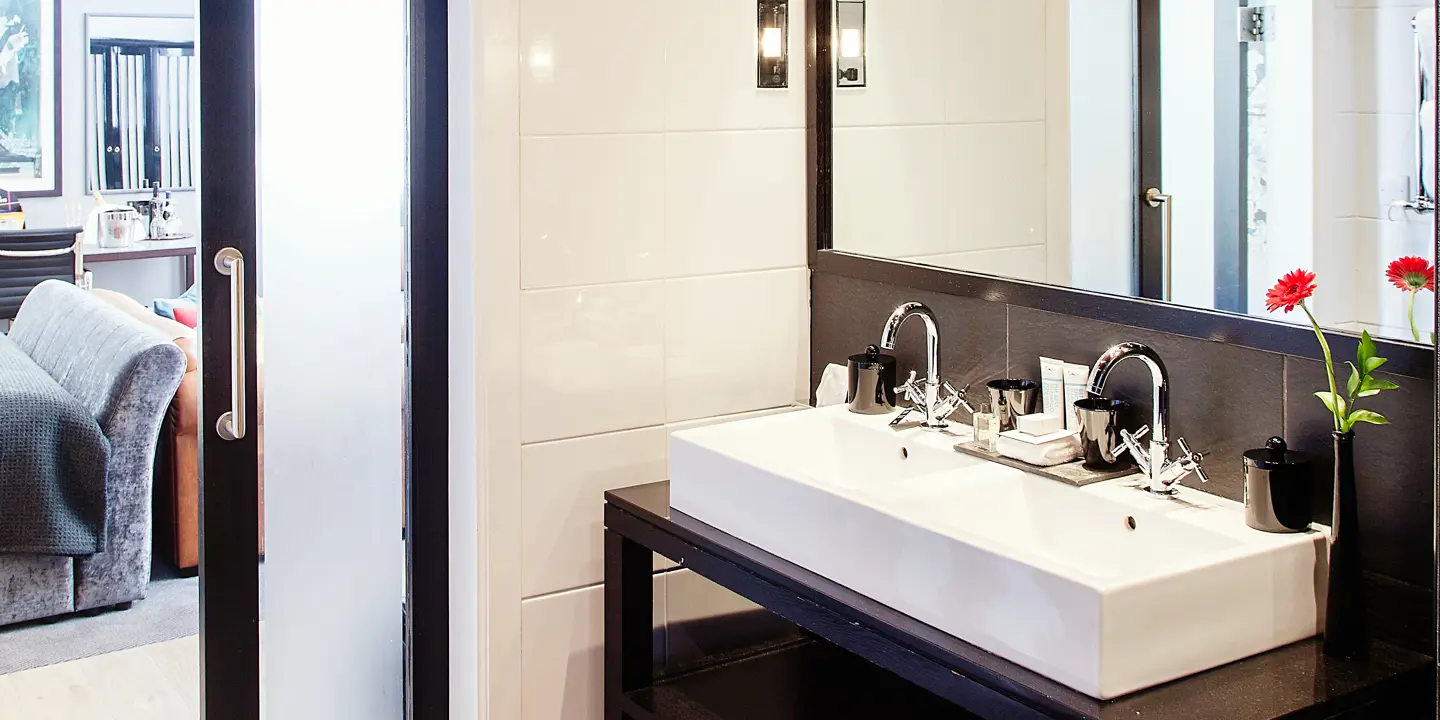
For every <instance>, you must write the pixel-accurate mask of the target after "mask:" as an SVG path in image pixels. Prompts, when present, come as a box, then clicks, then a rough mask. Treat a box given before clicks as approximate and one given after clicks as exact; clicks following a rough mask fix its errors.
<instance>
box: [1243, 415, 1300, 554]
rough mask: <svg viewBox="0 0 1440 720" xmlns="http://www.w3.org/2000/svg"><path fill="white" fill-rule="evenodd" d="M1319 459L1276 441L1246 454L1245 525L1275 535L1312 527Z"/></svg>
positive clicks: (1278, 439) (1281, 441)
mask: <svg viewBox="0 0 1440 720" xmlns="http://www.w3.org/2000/svg"><path fill="white" fill-rule="evenodd" d="M1314 460H1315V456H1313V455H1310V454H1309V453H1303V452H1298V451H1295V450H1291V449H1290V448H1289V447H1287V446H1286V445H1285V440H1284V439H1283V438H1278V437H1273V438H1270V439H1269V440H1268V441H1266V443H1265V447H1263V448H1260V449H1258V450H1246V451H1245V523H1246V524H1247V525H1249V526H1250V527H1252V528H1255V529H1256V530H1264V531H1265V532H1272V533H1293V532H1300V531H1302V530H1305V529H1307V528H1309V527H1310V519H1311V510H1310V498H1311V493H1310V463H1312V462H1313V461H1314Z"/></svg>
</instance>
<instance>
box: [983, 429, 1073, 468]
mask: <svg viewBox="0 0 1440 720" xmlns="http://www.w3.org/2000/svg"><path fill="white" fill-rule="evenodd" d="M1017 435H1018V433H1017V432H1016V431H1013V430H1012V431H1010V432H1006V433H1001V434H1000V439H999V440H998V441H996V443H995V452H998V453H1000V454H1001V455H1003V456H1005V457H1008V458H1011V459H1013V460H1019V461H1020V462H1023V463H1025V464H1027V465H1034V466H1036V467H1050V466H1052V465H1060V464H1063V463H1067V462H1070V461H1071V460H1074V459H1076V458H1078V457H1080V436H1079V435H1077V434H1076V433H1074V432H1061V433H1056V434H1055V435H1054V436H1046V437H1052V439H1048V440H1045V441H1043V442H1034V441H1033V440H1029V439H1022V438H1020V437H1017Z"/></svg>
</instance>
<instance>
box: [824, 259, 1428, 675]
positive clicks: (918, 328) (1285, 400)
mask: <svg viewBox="0 0 1440 720" xmlns="http://www.w3.org/2000/svg"><path fill="white" fill-rule="evenodd" d="M811 287H812V298H811V378H812V383H811V388H812V390H813V388H814V387H815V384H816V383H818V380H819V373H820V372H821V370H823V368H824V367H825V365H826V364H828V363H837V364H842V365H843V364H844V363H845V358H846V357H847V356H849V355H852V354H855V353H857V352H861V351H863V350H864V348H865V346H866V345H869V344H873V343H876V342H877V341H878V340H879V337H880V330H881V327H882V325H883V323H884V321H885V318H886V317H888V316H889V314H890V312H891V311H892V310H893V309H894V308H895V307H896V306H897V305H899V304H900V303H902V302H906V301H909V300H919V301H920V302H923V303H925V304H926V305H929V306H930V308H931V309H933V310H934V311H935V314H936V316H937V317H938V319H939V322H940V328H941V333H942V336H941V339H942V341H943V343H944V344H943V345H942V357H941V362H942V370H943V372H944V376H945V378H946V379H948V380H950V381H951V382H952V383H953V384H954V385H955V386H956V387H962V386H964V385H965V384H970V385H971V386H972V388H973V389H972V393H974V394H973V395H972V398H976V397H985V390H984V385H985V382H986V381H987V380H992V379H996V378H1001V377H1020V378H1030V379H1033V380H1037V381H1038V380H1039V379H1040V357H1041V356H1042V355H1043V356H1046V357H1053V358H1058V359H1062V360H1065V361H1067V362H1073V363H1079V364H1084V365H1090V364H1093V363H1094V361H1095V359H1096V358H1097V357H1099V356H1100V354H1101V353H1103V352H1104V351H1105V350H1106V349H1107V348H1109V347H1110V346H1111V345H1114V344H1115V343H1118V342H1123V341H1127V340H1133V341H1138V342H1142V343H1145V344H1147V345H1150V346H1151V347H1153V348H1155V350H1156V351H1157V352H1158V353H1159V354H1160V357H1161V358H1162V359H1163V360H1164V361H1165V364H1166V366H1167V368H1168V369H1169V371H1170V383H1171V396H1170V397H1171V401H1170V408H1171V418H1170V421H1171V423H1170V424H1171V432H1172V436H1175V437H1184V438H1185V439H1186V440H1187V441H1188V442H1189V443H1190V446H1191V447H1192V448H1194V449H1196V450H1198V451H1201V452H1204V453H1206V458H1205V462H1204V464H1205V470H1206V473H1207V474H1208V475H1209V476H1210V479H1211V481H1210V483H1209V484H1208V485H1206V486H1204V490H1205V491H1206V492H1211V493H1214V494H1216V495H1221V496H1223V497H1227V498H1230V499H1232V500H1237V501H1239V500H1243V498H1244V488H1243V480H1242V478H1243V465H1242V459H1241V455H1240V454H1241V453H1242V452H1243V451H1245V450H1247V449H1249V448H1256V447H1263V446H1264V444H1265V440H1266V439H1268V438H1270V437H1272V436H1276V435H1279V436H1282V437H1284V438H1285V439H1286V440H1287V441H1288V442H1289V443H1290V445H1291V446H1292V447H1294V448H1296V449H1301V450H1306V451H1310V452H1314V453H1316V454H1317V455H1318V456H1319V457H1320V462H1318V463H1317V464H1316V469H1315V488H1316V503H1315V506H1316V511H1315V512H1316V519H1317V520H1321V521H1324V522H1328V520H1329V512H1330V510H1329V504H1330V500H1329V489H1330V479H1329V472H1330V467H1331V462H1330V460H1329V458H1330V456H1331V450H1330V420H1329V415H1328V413H1327V411H1326V409H1325V406H1324V405H1322V404H1321V403H1320V401H1319V400H1318V399H1316V398H1315V397H1314V395H1313V393H1314V392H1316V391H1318V390H1321V389H1324V387H1325V385H1326V382H1325V373H1324V365H1323V364H1321V363H1319V362H1316V361H1312V360H1308V359H1301V358H1296V357H1292V356H1288V355H1281V354H1277V353H1271V352H1265V351H1261V350H1254V349H1251V348H1246V347H1240V346H1236V345H1228V344H1225V343H1220V342H1214V341H1210V340H1198V339H1194V338H1189V337H1183V336H1179V335H1171V334H1168V333H1164V332H1157V331H1153V330H1145V329H1138V328H1132V327H1128V326H1125V325H1118V324H1114V323H1109V322H1102V321H1097V320H1091V319H1088V318H1083V317H1074V316H1070V315H1065V314H1063V308H1058V309H1059V310H1061V312H1047V311H1041V310H1034V309H1030V308H1024V307H1019V306H1012V305H1006V304H1004V303H999V302H988V301H985V300H980V299H976V298H970V297H960V296H954V295H945V294H940V293H933V292H925V291H918V290H913V289H910V288H906V287H900V286H896V285H887V284H884V283H878V282H874V281H869V280H859V279H854V278H849V277H844V276H839V275H831V274H826V273H815V274H814V275H813V279H812V283H811ZM1334 346H1335V347H1334V350H1335V353H1336V358H1337V360H1338V359H1344V358H1350V357H1353V356H1354V351H1355V348H1354V343H1353V342H1351V341H1346V340H1343V339H1342V340H1340V341H1338V342H1336V343H1334ZM924 347H925V345H924V331H923V328H922V325H921V324H920V323H918V322H912V323H907V324H906V326H905V328H904V329H903V330H901V333H900V338H899V343H898V347H897V348H896V351H895V355H896V357H897V360H898V363H899V368H898V369H899V371H900V378H901V380H903V379H904V378H905V377H906V376H907V375H908V374H909V372H910V371H911V370H919V371H920V372H922V373H923V372H924ZM1382 374H1383V373H1382ZM1386 379H1389V380H1391V381H1393V382H1395V383H1398V384H1399V385H1400V387H1401V389H1400V390H1397V391H1392V392H1387V393H1382V394H1381V395H1379V396H1377V397H1375V398H1370V399H1368V400H1369V404H1368V405H1367V406H1366V407H1369V408H1371V409H1374V410H1376V411H1377V412H1380V413H1381V414H1383V415H1385V416H1386V417H1387V418H1389V420H1390V422H1391V424H1390V425H1388V426H1385V427H1378V426H1362V427H1360V428H1358V429H1357V430H1356V441H1355V447H1356V463H1357V473H1358V476H1359V478H1360V502H1361V506H1360V512H1361V529H1362V533H1363V538H1364V541H1365V544H1364V551H1365V560H1366V570H1367V572H1369V573H1371V574H1372V575H1373V577H1372V581H1371V583H1370V585H1369V588H1370V594H1371V596H1372V603H1374V604H1375V605H1376V606H1377V608H1378V609H1379V611H1380V612H1382V613H1383V612H1385V609H1386V608H1388V607H1391V606H1393V607H1394V612H1395V613H1396V614H1398V615H1399V617H1392V618H1390V622H1389V624H1388V627H1394V628H1397V629H1398V628H1402V627H1403V628H1406V629H1407V632H1405V633H1403V634H1404V635H1405V636H1406V637H1390V638H1387V639H1390V640H1392V641H1395V642H1398V643H1400V644H1403V645H1406V646H1407V647H1410V648H1412V649H1415V650H1418V651H1421V652H1426V653H1432V652H1433V650H1434V648H1433V644H1434V637H1435V635H1434V631H1433V628H1434V619H1433V608H1434V601H1433V597H1434V581H1435V556H1434V550H1433V542H1434V493H1435V485H1434V482H1435V480H1434V479H1435V473H1434V467H1433V465H1434V462H1433V457H1434V456H1433V452H1432V450H1433V447H1434V439H1433V433H1434V431H1435V413H1434V386H1433V382H1432V381H1431V380H1429V379H1426V378H1414V377H1401V376H1387V378H1386ZM1106 394H1107V395H1111V396H1114V397H1121V398H1124V399H1126V400H1129V401H1131V402H1132V403H1134V404H1135V406H1136V407H1135V408H1134V409H1133V410H1132V413H1131V417H1130V418H1129V419H1128V423H1127V425H1128V426H1129V427H1132V428H1137V427H1139V426H1140V425H1144V424H1149V422H1150V394H1151V391H1150V377H1149V371H1148V370H1147V369H1146V368H1145V366H1144V365H1143V364H1142V363H1140V362H1136V361H1127V362H1125V363H1123V364H1122V365H1120V366H1119V367H1117V369H1116V370H1115V373H1114V374H1113V375H1112V376H1111V379H1110V387H1108V388H1107V389H1106ZM960 419H962V420H966V421H968V418H965V417H963V411H962V413H961V418H960ZM1186 482H1187V484H1191V485H1198V484H1199V482H1198V480H1195V479H1194V478H1190V479H1187V481H1186ZM1417 596H1419V597H1423V598H1425V600H1423V601H1420V602H1417V601H1416V597H1417ZM1416 608H1429V610H1428V611H1426V613H1425V616H1424V617H1418V616H1416V617H1410V616H1412V615H1416V613H1418V612H1420V611H1419V610H1416ZM1381 627H1387V626H1381ZM1416 627H1427V628H1430V631H1429V632H1428V636H1427V635H1426V634H1419V635H1418V636H1417V635H1416V634H1415V633H1413V632H1412V631H1413V629H1414V628H1416ZM1384 634H1390V633H1384ZM1397 634H1398V633H1397Z"/></svg>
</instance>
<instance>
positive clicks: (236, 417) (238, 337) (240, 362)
mask: <svg viewBox="0 0 1440 720" xmlns="http://www.w3.org/2000/svg"><path fill="white" fill-rule="evenodd" d="M215 269H216V270H218V271H219V272H220V274H221V275H227V276H229V278H230V411H229V412H227V413H225V414H223V415H221V416H220V419H219V420H217V421H216V422H215V432H217V433H219V434H220V437H221V439H224V440H240V439H242V438H244V437H245V426H246V423H245V256H243V255H241V254H240V251H239V250H236V249H235V248H233V247H227V248H222V249H221V250H220V252H218V253H215Z"/></svg>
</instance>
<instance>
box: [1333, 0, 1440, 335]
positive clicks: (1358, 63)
mask: <svg viewBox="0 0 1440 720" xmlns="http://www.w3.org/2000/svg"><path fill="white" fill-rule="evenodd" d="M1335 4H1336V6H1337V7H1336V9H1335V23H1336V24H1335V27H1336V28H1337V33H1336V34H1337V39H1338V41H1339V47H1340V48H1341V50H1342V53H1341V54H1342V55H1343V54H1346V53H1348V55H1349V56H1350V57H1352V58H1353V62H1352V63H1351V68H1352V69H1351V70H1350V72H1352V73H1353V78H1345V80H1346V81H1347V82H1346V87H1347V90H1348V92H1347V93H1346V94H1345V95H1344V96H1342V97H1341V98H1340V100H1339V101H1338V102H1337V104H1336V107H1335V109H1334V113H1333V114H1332V118H1333V121H1334V123H1335V127H1336V132H1337V133H1340V134H1341V137H1343V138H1344V139H1345V141H1346V144H1345V145H1342V147H1346V146H1348V147H1354V148H1355V156H1354V158H1353V160H1351V162H1353V167H1354V172H1353V173H1341V174H1337V175H1334V176H1331V177H1333V182H1334V183H1335V185H1334V187H1332V188H1329V191H1330V192H1332V193H1333V194H1334V196H1335V197H1338V198H1345V199H1346V200H1347V201H1346V202H1343V203H1338V204H1337V205H1336V207H1335V209H1334V211H1333V212H1332V213H1330V217H1327V218H1325V219H1326V220H1327V221H1328V222H1329V223H1331V224H1332V226H1333V227H1334V228H1335V229H1334V236H1335V238H1336V241H1337V245H1338V246H1339V247H1340V248H1342V250H1341V253H1342V254H1341V261H1340V262H1339V263H1337V266H1343V267H1348V268H1349V269H1350V272H1351V273H1353V277H1351V278H1349V283H1350V284H1351V288H1352V294H1349V295H1348V297H1347V301H1348V307H1349V308H1351V309H1352V311H1351V312H1349V313H1347V314H1346V316H1345V317H1338V318H1337V320H1341V321H1348V322H1346V323H1345V326H1346V327H1348V328H1350V329H1353V330H1357V331H1358V330H1361V329H1367V330H1369V331H1370V332H1371V333H1376V334H1382V335H1386V336H1389V337H1396V338H1404V339H1409V338H1410V337H1411V336H1410V330H1409V321H1408V319H1407V316H1406V314H1405V300H1406V293H1404V292H1402V291H1400V290H1397V289H1396V288H1395V287H1393V286H1391V285H1390V283H1389V282H1388V281H1387V280H1386V279H1385V277H1384V272H1385V268H1386V266H1388V265H1389V263H1390V261H1391V260H1394V259H1396V258H1398V257H1401V256H1403V255H1418V256H1420V257H1423V258H1427V259H1430V260H1432V261H1433V260H1434V257H1433V256H1434V247H1435V245H1434V217H1435V216H1434V215H1426V216H1419V215H1416V214H1414V213H1411V212H1407V211H1404V210H1402V209H1399V208H1397V207H1395V204H1396V203H1398V202H1402V201H1403V200H1405V199H1406V198H1405V191H1406V189H1407V179H1411V178H1413V177H1414V175H1415V167H1414V165H1415V160H1414V158H1415V152H1416V151H1415V129H1414V127H1415V120H1414V116H1413V113H1414V102H1415V99H1414V95H1415V88H1414V83H1415V81H1414V63H1415V50H1414V44H1413V35H1412V32H1411V27H1410V20H1411V18H1413V17H1414V16H1415V14H1416V13H1417V12H1419V11H1420V10H1421V9H1423V8H1427V7H1428V8H1433V7H1434V5H1433V4H1432V3H1429V2H1418V1H1416V0H1338V1H1337V2H1336V3H1335ZM1427 42H1429V43H1430V44H1432V45H1433V43H1434V38H1433V37H1430V38H1427ZM1431 82H1432V83H1433V82H1434V79H1433V78H1432V79H1431ZM1350 88H1353V90H1352V89H1350ZM1430 122H1431V123H1432V124H1433V118H1432V119H1431V120H1430ZM1347 160H1350V159H1349V158H1347ZM1431 172H1432V173H1433V170H1432V171H1431ZM1409 186H1410V187H1411V188H1413V186H1414V183H1413V181H1412V182H1410V183H1409ZM1430 186H1431V188H1433V187H1434V180H1433V177H1432V178H1431V181H1430ZM1432 192H1433V190H1432ZM1412 193H1413V190H1412ZM1343 248H1348V252H1347V251H1345V250H1343ZM1433 306H1434V304H1433V298H1432V297H1431V296H1430V294H1429V293H1421V295H1420V297H1419V299H1418V300H1417V303H1416V310H1415V318H1416V323H1417V324H1418V325H1419V327H1420V328H1421V340H1422V342H1423V341H1428V337H1426V335H1425V333H1426V332H1427V330H1426V329H1427V328H1433V327H1434V307H1433Z"/></svg>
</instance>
